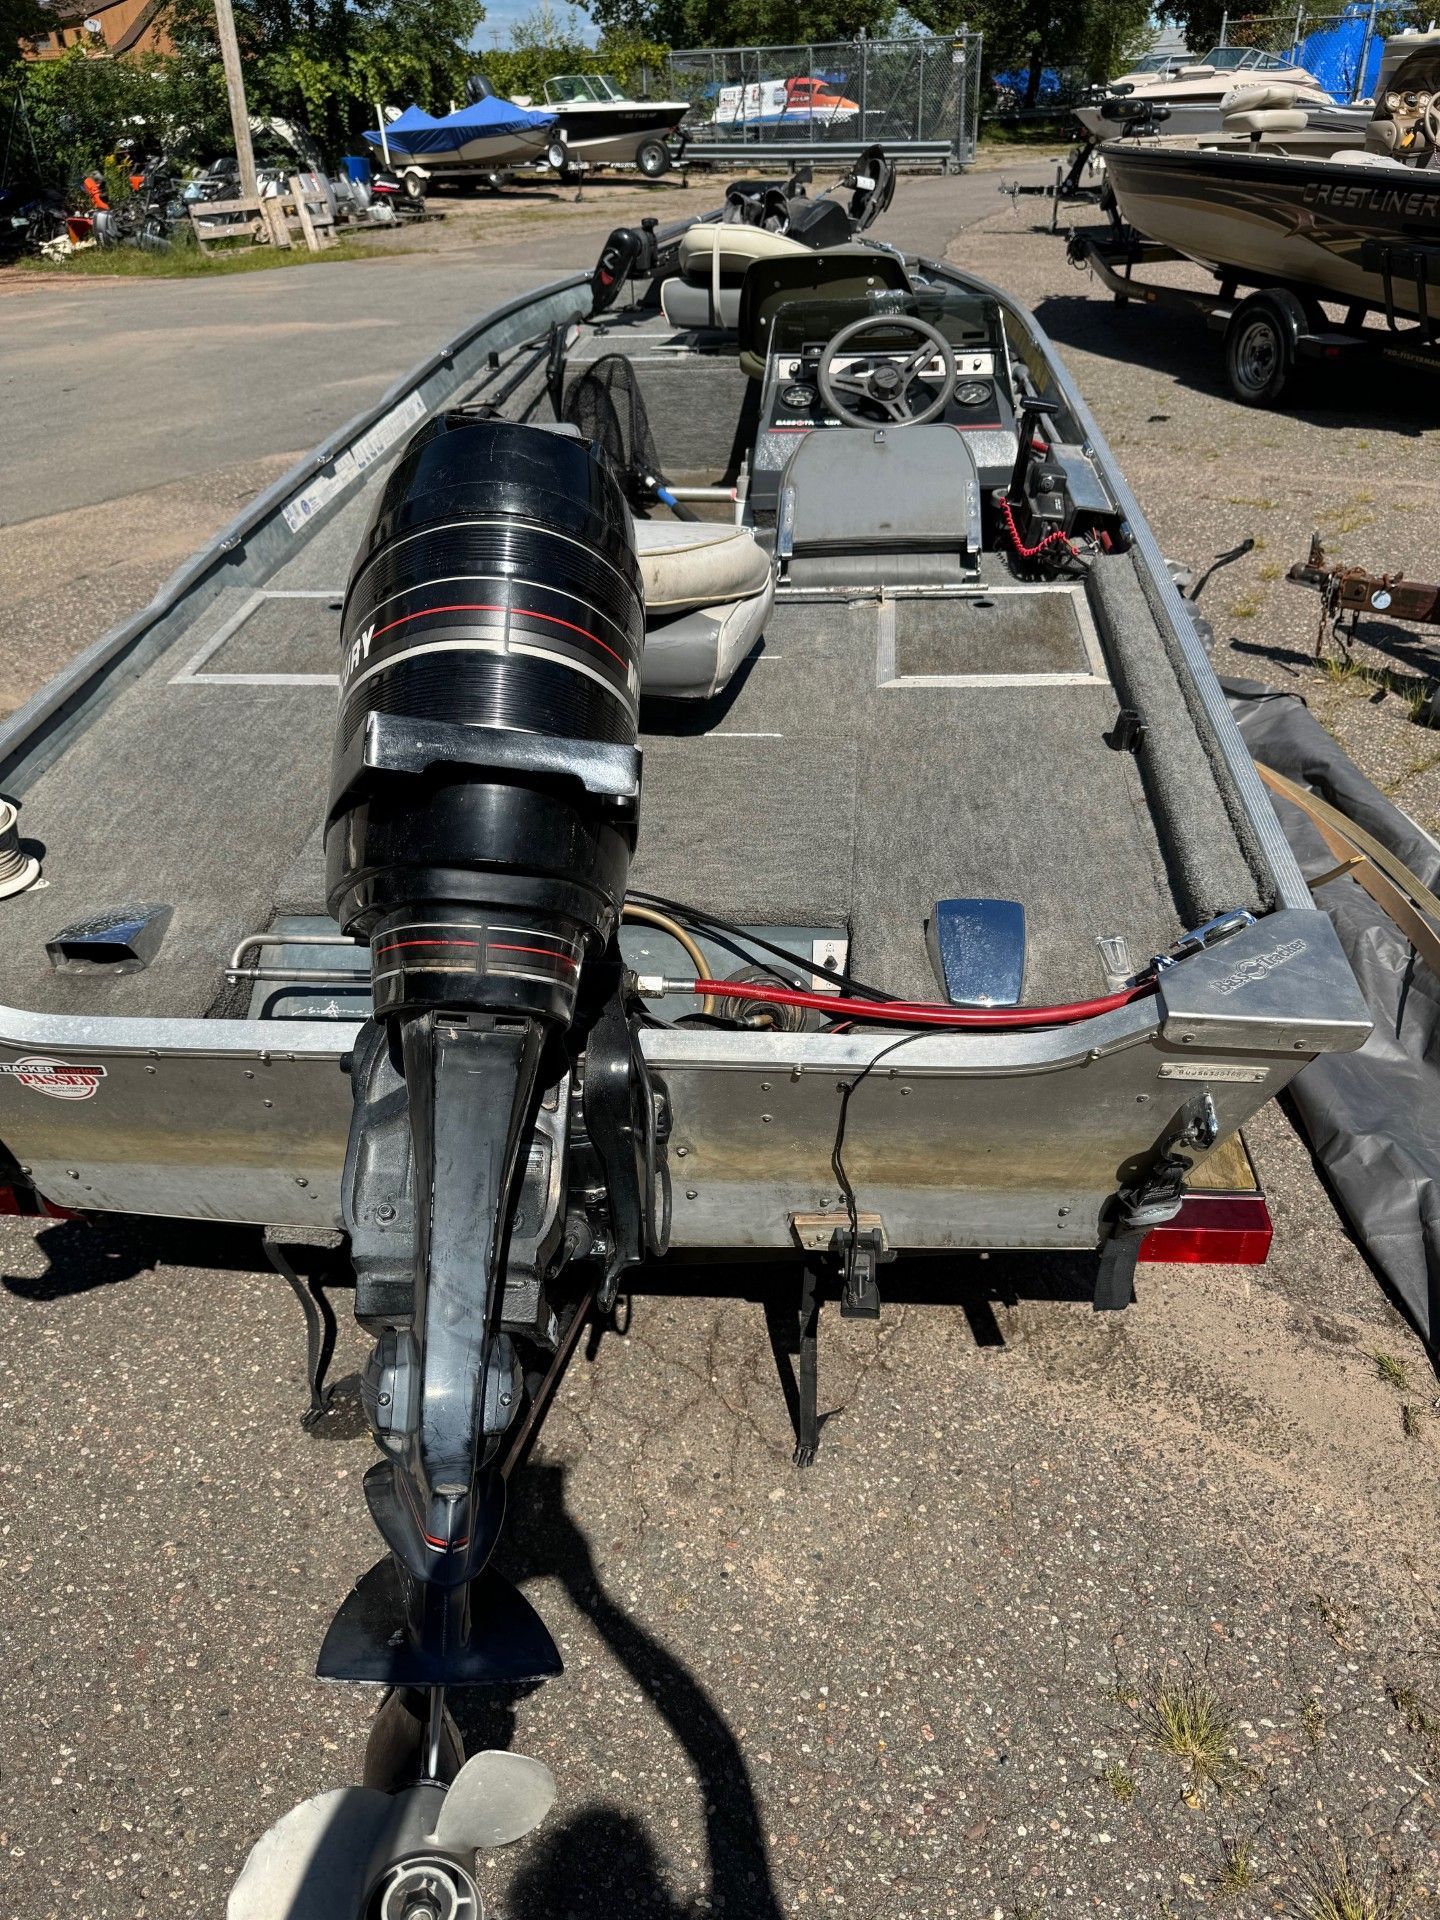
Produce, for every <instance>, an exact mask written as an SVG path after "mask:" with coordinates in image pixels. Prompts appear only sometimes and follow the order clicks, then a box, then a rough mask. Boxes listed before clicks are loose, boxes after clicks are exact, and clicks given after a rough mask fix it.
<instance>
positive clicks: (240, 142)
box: [215, 0, 259, 200]
mask: <svg viewBox="0 0 1440 1920" xmlns="http://www.w3.org/2000/svg"><path fill="white" fill-rule="evenodd" d="M215 33H216V38H217V39H218V40H219V42H220V60H221V63H222V65H223V66H224V68H225V91H226V92H227V93H228V94H229V96H230V129H231V132H232V133H233V134H234V135H235V158H236V160H237V161H238V162H239V163H240V195H241V198H242V199H244V200H254V199H257V198H258V197H259V187H258V186H257V184H256V180H255V150H254V148H253V147H252V146H251V144H250V112H249V109H248V108H247V107H246V105H245V76H244V74H242V73H241V71H240V43H239V41H238V40H237V39H236V38H235V15H234V14H233V13H232V12H231V10H230V0H215Z"/></svg>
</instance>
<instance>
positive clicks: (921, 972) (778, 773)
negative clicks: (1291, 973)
mask: <svg viewBox="0 0 1440 1920" xmlns="http://www.w3.org/2000/svg"><path fill="white" fill-rule="evenodd" d="M950 604H951V607H952V609H953V608H955V603H953V602H952V603H950ZM930 606H931V609H932V612H933V611H934V609H935V607H936V603H933V602H932V603H930ZM877 622H878V612H877V609H876V607H875V605H874V603H872V602H861V603H856V604H852V605H850V606H816V605H813V604H810V605H786V606H778V607H777V608H776V610H775V613H774V614H773V615H772V618H771V620H770V623H769V627H768V630H767V634H766V639H765V643H764V646H763V648H762V649H761V650H760V651H759V652H758V653H757V654H756V655H754V656H752V660H751V662H750V663H749V665H748V669H747V670H746V671H745V673H744V675H743V679H741V680H740V681H739V684H738V686H737V684H736V683H732V689H731V697H730V698H729V699H728V701H726V702H725V703H724V711H723V714H720V715H717V716H715V717H714V718H713V719H711V723H710V725H709V726H708V727H705V728H704V729H703V730H702V720H703V718H704V717H705V716H702V715H701V714H700V713H699V712H691V713H689V714H686V713H683V712H681V713H676V712H674V711H673V710H670V711H668V712H667V711H662V710H660V709H659V707H658V705H656V706H654V707H653V708H647V712H646V716H645V718H646V731H645V736H644V745H645V786H644V801H643V805H642V813H641V838H640V847H639V849H638V852H637V855H636V859H635V864H634V867H633V869H632V873H633V878H634V880H635V882H636V884H637V885H640V886H644V887H647V888H649V889H651V890H652V891H654V892H656V893H663V894H667V895H669V896H671V897H672V898H676V899H680V900H683V901H686V902H688V903H691V904H694V905H696V906H699V907H703V908H706V909H708V910H709V911H710V912H712V913H719V914H722V915H725V916H726V917H728V918H731V919H734V920H739V921H747V922H759V923H772V924H787V923H788V924H802V925H804V924H813V925H828V924H835V923H837V922H840V923H844V922H847V921H848V922H849V923H850V925H851V928H852V936H853V938H852V947H851V956H850V957H851V966H852V969H853V971H854V972H855V973H856V975H857V977H859V978H862V979H864V980H866V981H867V982H869V983H871V984H873V985H875V986H879V987H884V988H886V989H888V990H890V991H892V992H895V993H898V994H902V995H906V996H914V997H916V998H934V997H935V996H936V993H937V991H938V987H937V982H936V979H935V976H934V973H933V971H932V969H931V966H930V963H929V960H928V957H927V952H926V945H925V924H926V921H927V919H928V917H929V915H930V912H931V909H932V907H933V906H934V903H935V902H936V901H937V900H940V899H945V898H950V897H968V896H978V895H985V896H997V897H1000V898H1005V899H1013V900H1019V901H1021V902H1022V903H1023V904H1024V906H1025V909H1026V918H1027V927H1028V958H1027V967H1026V981H1025V995H1024V997H1025V999H1026V1000H1028V1001H1031V1002H1039V1001H1049V1000H1063V999H1069V998H1078V997H1083V996H1086V995H1089V994H1091V993H1094V992H1096V991H1099V990H1102V989H1103V985H1104V981H1103V975H1102V973H1101V969H1100V962H1099V955H1098V951H1097V948H1096V944H1095V942H1096V939H1097V937H1098V936H1099V935H1100V934H1102V933H1114V932H1124V933H1125V934H1127V935H1128V937H1129V938H1130V940H1131V943H1132V948H1133V950H1134V951H1135V953H1136V954H1137V956H1138V958H1139V959H1143V958H1147V957H1148V956H1149V955H1150V954H1151V953H1153V952H1158V951H1163V950H1164V948H1166V947H1167V946H1169V945H1170V943H1171V942H1172V941H1173V940H1174V939H1175V937H1176V935H1177V934H1178V933H1179V932H1180V931H1181V930H1182V927H1181V918H1180V915H1179V912H1178V910H1177V906H1176V903H1175V900H1174V898H1173V897H1172V892H1171V888H1170V885H1169V882H1168V879H1167V875H1166V868H1165V860H1164V855H1163V853H1162V852H1161V849H1160V845H1159V841H1158V839H1157V837H1156V833H1155V829H1154V826H1153V824H1152V821H1151V819H1150V816H1149V812H1148V810H1147V807H1146V803H1145V795H1144V792H1143V790H1142V787H1141V784H1140V780H1139V778H1138V775H1137V773H1136V769H1135V765H1134V761H1133V758H1132V757H1131V756H1130V755H1129V754H1124V753H1117V752H1115V751H1113V750H1112V749H1111V748H1110V747H1108V746H1107V745H1106V744H1105V738H1104V736H1105V734H1106V733H1107V732H1108V731H1109V730H1110V729H1111V727H1112V726H1113V723H1114V720H1115V716H1116V714H1117V712H1118V706H1119V703H1118V701H1117V699H1116V696H1115V693H1114V690H1113V689H1112V688H1111V687H1110V685H1109V684H1108V682H1107V681H1106V680H1104V679H1095V678H1088V679H1083V680H1082V679H1081V678H1080V677H1079V676H1076V678H1075V681H1074V682H1073V683H1071V684H1066V685H1060V686H1057V685H1055V684H1052V683H1051V682H1050V681H1049V680H1048V679H1039V678H1037V679H1036V680H1035V681H1034V683H1033V684H1030V685H1027V684H1025V678H1026V676H1025V675H1024V674H1015V673H1014V672H1013V667H1012V661H1013V654H1011V653H1010V652H1009V651H1008V650H1007V648H1006V644H1005V638H1004V635H1005V629H1004V628H1001V627H995V628H993V629H988V630H987V631H989V632H990V634H991V636H992V638H991V641H990V645H991V646H992V647H993V649H994V651H993V653H992V654H991V655H990V656H989V657H988V658H985V657H981V656H977V655H975V654H974V653H972V662H973V664H971V665H970V667H969V671H970V672H971V673H982V674H983V673H985V672H987V671H990V672H994V673H997V674H1000V675H1005V676H1006V679H1005V684H999V685H977V684H975V683H974V682H971V683H969V684H955V683H954V681H953V680H950V681H949V683H948V684H947V683H946V681H945V680H940V681H934V680H932V681H929V682H928V683H927V682H926V681H925V680H916V681H915V682H913V683H912V684H903V683H900V684H890V685H883V686H882V685H878V684H877V669H876V655H877V645H878V639H877ZM1007 669H1010V671H1009V672H1007ZM709 704H711V705H718V704H720V703H709Z"/></svg>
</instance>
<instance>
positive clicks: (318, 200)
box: [190, 173, 335, 253]
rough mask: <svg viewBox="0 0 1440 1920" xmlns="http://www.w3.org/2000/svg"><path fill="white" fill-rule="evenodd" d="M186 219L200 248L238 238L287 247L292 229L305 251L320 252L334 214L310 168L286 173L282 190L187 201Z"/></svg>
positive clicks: (330, 237)
mask: <svg viewBox="0 0 1440 1920" xmlns="http://www.w3.org/2000/svg"><path fill="white" fill-rule="evenodd" d="M237 215H238V216H239V217H238V218H237V217H236V216H237ZM190 224H191V227H192V228H193V229H194V233H195V244H196V246H197V247H199V249H200V251H201V252H202V253H208V252H209V251H210V249H211V248H212V247H214V246H217V245H220V244H222V243H227V244H228V243H230V242H233V241H235V240H244V241H246V242H247V244H248V245H250V246H259V247H263V246H273V247H290V246H293V245H294V239H293V237H292V236H293V234H294V233H296V232H298V233H299V234H300V236H301V238H302V239H303V240H304V242H305V245H306V246H307V247H308V248H309V249H310V251H311V253H320V252H321V251H322V250H323V249H324V248H326V247H328V246H332V245H333V244H334V239H335V215H334V212H333V210H332V208H331V205H330V200H329V197H328V195H327V194H326V193H325V190H324V188H323V187H321V185H320V183H319V181H318V179H317V178H316V176H315V175H314V174H313V173H311V174H300V173H294V174H291V176H290V184H289V190H288V192H286V193H273V194H262V195H261V196H260V197H259V198H256V199H250V198H242V199H239V200H208V201H205V202H202V203H201V204H200V205H198V206H192V207H191V209H190Z"/></svg>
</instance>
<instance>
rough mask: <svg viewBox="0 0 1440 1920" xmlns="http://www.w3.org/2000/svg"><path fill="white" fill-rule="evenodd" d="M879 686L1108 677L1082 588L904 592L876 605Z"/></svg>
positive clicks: (1064, 682) (1074, 681) (1073, 681)
mask: <svg viewBox="0 0 1440 1920" xmlns="http://www.w3.org/2000/svg"><path fill="white" fill-rule="evenodd" d="M879 625H880V636H879V649H878V673H877V679H878V683H879V685H880V686H882V687H906V686H927V687H936V686H944V687H960V686H977V687H980V686H1036V685H1049V686H1075V685H1084V684H1087V683H1094V682H1097V681H1099V682H1104V681H1106V680H1107V679H1108V675H1107V674H1106V672H1105V667H1104V660H1103V656H1102V655H1101V652H1100V645H1099V641H1098V639H1097V637H1096V633H1095V628H1094V625H1093V623H1092V622H1091V619H1090V613H1089V609H1088V607H1087V606H1086V604H1085V600H1084V596H1083V593H1082V592H1081V591H1080V590H1079V589H1078V588H1070V587H1063V586H1062V587H1037V588H1032V589H1029V590H1024V589H1021V590H1018V591H1017V590H1015V589H1013V588H1009V587H1006V588H997V589H994V590H987V591H985V592H982V593H979V594H969V593H967V594H936V595H934V596H923V595H916V596H910V595H906V596H904V597H896V598H894V599H888V600H886V601H884V602H882V604H881V606H880V610H879Z"/></svg>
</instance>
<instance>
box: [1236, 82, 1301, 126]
mask: <svg viewBox="0 0 1440 1920" xmlns="http://www.w3.org/2000/svg"><path fill="white" fill-rule="evenodd" d="M1299 100H1300V96H1299V93H1298V91H1297V90H1296V88H1294V87H1281V86H1274V85H1271V86H1250V87H1232V88H1231V89H1230V91H1229V93H1227V94H1226V95H1225V97H1224V98H1223V99H1222V100H1221V102H1220V116H1221V118H1222V119H1223V120H1228V119H1229V118H1230V115H1231V114H1232V113H1271V112H1275V111H1280V112H1284V111H1286V110H1288V109H1289V108H1291V107H1294V106H1297V105H1298V104H1299Z"/></svg>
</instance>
